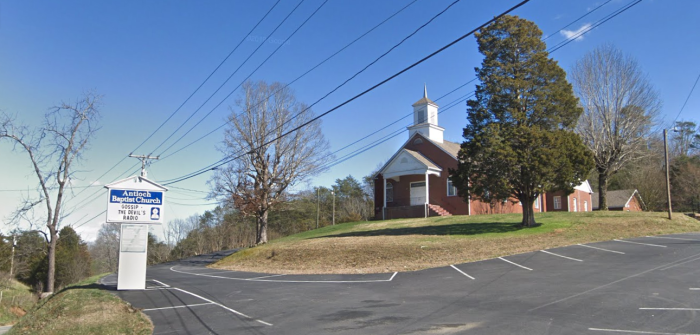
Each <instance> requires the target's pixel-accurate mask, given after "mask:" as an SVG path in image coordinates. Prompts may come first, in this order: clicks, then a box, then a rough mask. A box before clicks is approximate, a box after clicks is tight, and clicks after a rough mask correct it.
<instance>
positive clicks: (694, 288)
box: [690, 287, 700, 291]
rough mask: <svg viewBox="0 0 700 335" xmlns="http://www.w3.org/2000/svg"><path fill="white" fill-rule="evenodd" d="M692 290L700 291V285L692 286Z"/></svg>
mask: <svg viewBox="0 0 700 335" xmlns="http://www.w3.org/2000/svg"><path fill="white" fill-rule="evenodd" d="M690 290H691V291H700V287H691V288H690Z"/></svg>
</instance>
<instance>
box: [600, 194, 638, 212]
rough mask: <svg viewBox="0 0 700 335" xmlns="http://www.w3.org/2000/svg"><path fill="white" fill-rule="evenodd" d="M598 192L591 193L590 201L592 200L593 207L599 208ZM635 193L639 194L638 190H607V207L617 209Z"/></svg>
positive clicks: (626, 202)
mask: <svg viewBox="0 0 700 335" xmlns="http://www.w3.org/2000/svg"><path fill="white" fill-rule="evenodd" d="M599 194H600V193H593V194H592V195H591V201H592V202H593V206H592V208H593V209H599V208H600V198H599ZM635 194H637V196H639V192H637V190H636V189H629V190H617V191H608V193H607V196H608V199H607V201H608V208H609V209H619V208H625V206H627V204H628V203H629V202H630V200H632V197H633V196H634V195H635Z"/></svg>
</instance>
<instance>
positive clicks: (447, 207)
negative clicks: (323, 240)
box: [374, 87, 593, 220]
mask: <svg viewBox="0 0 700 335" xmlns="http://www.w3.org/2000/svg"><path fill="white" fill-rule="evenodd" d="M444 130H445V128H442V127H440V126H439V125H438V105H437V104H436V103H435V102H433V101H432V100H430V99H429V98H428V92H427V88H425V87H424V89H423V98H421V99H420V100H418V101H416V103H414V104H413V125H412V126H410V127H408V141H406V142H405V143H404V144H403V145H402V146H401V147H400V148H399V149H398V150H397V151H396V153H395V154H394V155H393V156H391V158H390V159H389V160H388V161H387V163H386V164H385V165H384V166H382V168H381V169H380V170H379V172H378V173H377V174H376V175H375V176H374V204H375V210H374V211H375V218H376V219H387V220H388V219H396V218H413V217H428V216H448V215H453V214H454V215H480V214H495V213H522V205H521V204H520V203H519V202H518V200H517V199H508V200H506V201H503V202H497V203H485V202H482V201H480V200H478V199H477V198H476V197H470V199H469V200H468V201H466V202H465V201H464V198H463V197H461V196H460V195H458V194H457V189H456V187H454V186H453V185H452V181H451V180H450V176H449V169H451V168H452V169H456V168H457V154H458V152H459V150H460V144H459V143H455V142H450V141H446V140H445V139H444V138H443V132H444ZM592 193H593V190H592V189H591V186H590V184H589V183H588V181H584V182H583V183H582V184H581V185H578V186H576V187H575V188H574V192H573V193H571V194H565V193H564V192H563V191H557V192H550V193H546V194H542V195H540V196H539V197H538V199H537V200H536V201H535V204H534V210H535V212H536V213H537V212H552V211H569V212H587V211H590V210H591V208H592V207H591V206H592V205H593V203H592V200H591V194H592Z"/></svg>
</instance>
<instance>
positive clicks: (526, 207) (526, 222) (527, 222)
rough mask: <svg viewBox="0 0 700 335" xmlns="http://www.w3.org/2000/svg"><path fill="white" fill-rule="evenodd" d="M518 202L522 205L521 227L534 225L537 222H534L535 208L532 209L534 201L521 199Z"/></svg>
mask: <svg viewBox="0 0 700 335" xmlns="http://www.w3.org/2000/svg"><path fill="white" fill-rule="evenodd" d="M520 203H521V204H522V205H523V221H522V222H521V225H522V226H523V227H534V226H535V225H536V224H537V223H536V222H535V210H534V209H533V206H534V204H535V201H534V200H533V199H521V200H520Z"/></svg>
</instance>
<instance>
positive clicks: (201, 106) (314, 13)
mask: <svg viewBox="0 0 700 335" xmlns="http://www.w3.org/2000/svg"><path fill="white" fill-rule="evenodd" d="M304 1H305V0H301V1H300V2H299V3H298V4H297V5H296V7H294V9H292V11H291V12H289V14H287V16H286V17H285V18H284V19H283V20H282V22H280V23H279V24H278V25H277V27H275V29H274V30H272V32H271V33H270V34H268V35H267V37H266V38H265V40H264V41H263V42H262V43H260V45H258V47H257V48H255V50H253V52H251V53H250V55H248V57H247V58H246V59H245V60H244V61H243V62H242V63H241V64H240V65H239V66H238V67H237V68H236V70H235V71H233V72H232V73H231V75H230V76H228V78H226V80H225V81H224V82H223V83H222V84H221V85H219V87H218V88H217V89H216V90H215V91H214V93H212V94H211V95H210V96H209V97H208V98H207V99H206V100H205V101H204V102H203V103H202V104H201V105H199V107H197V109H196V110H195V111H194V112H192V114H190V116H189V117H187V119H185V121H183V122H182V123H181V124H180V126H178V127H177V129H175V130H174V131H173V132H172V133H170V135H169V136H168V137H167V138H166V139H165V140H163V141H162V142H160V144H158V146H156V147H155V149H153V150H151V153H149V155H151V154H152V153H154V152H155V151H156V150H158V149H159V148H160V147H161V146H163V144H165V143H166V142H167V141H168V140H170V138H172V137H173V136H174V135H175V133H177V132H178V131H179V130H180V129H182V127H184V126H185V124H187V122H189V121H190V120H191V119H192V118H193V117H194V116H195V115H196V114H197V113H199V111H200V110H201V109H202V108H203V107H204V105H206V104H207V103H208V102H209V101H210V100H211V99H212V98H213V97H214V95H216V94H217V93H219V91H220V90H221V89H222V88H223V87H224V85H226V84H227V83H228V82H229V80H231V78H233V76H234V75H235V74H236V73H238V71H239V70H240V69H241V68H242V67H243V65H245V64H246V63H248V61H249V60H250V59H251V58H252V57H253V56H254V55H255V53H257V52H258V50H260V48H262V46H263V45H264V44H265V42H266V41H267V40H268V39H269V38H270V37H272V35H273V34H274V33H275V32H277V30H278V29H279V28H280V27H281V26H282V25H283V24H284V23H285V22H286V21H287V19H289V17H290V16H292V14H294V12H295V11H296V10H297V9H298V8H299V6H301V4H302V3H303V2H304ZM326 2H328V0H325V1H324V2H323V3H322V4H321V6H319V7H318V8H317V9H316V10H315V11H314V12H313V13H312V14H311V15H310V16H309V17H308V18H307V19H306V20H305V21H304V22H303V23H302V24H301V25H300V26H299V27H298V28H297V30H295V31H294V33H292V35H290V37H291V36H293V35H294V34H295V33H296V32H297V31H298V30H299V28H301V27H302V26H303V25H304V24H306V22H308V21H309V19H311V17H313V16H314V15H316V12H318V10H319V9H321V7H323V5H325V4H326ZM287 40H289V37H288V38H287V39H286V40H285V41H284V42H283V43H280V45H279V46H278V47H277V49H275V50H274V51H273V52H272V53H271V54H270V55H269V56H268V57H267V58H266V59H265V61H263V63H262V64H265V62H267V60H268V59H270V57H272V55H274V54H275V53H277V50H279V49H280V48H281V47H282V46H284V44H285V43H286V42H287ZM262 64H260V65H259V66H258V68H256V69H255V70H254V71H253V72H251V73H250V74H249V75H248V77H247V78H250V76H252V75H253V74H254V73H255V72H256V71H257V70H258V69H259V68H260V66H262ZM244 81H245V80H244ZM244 81H241V83H240V84H238V86H236V88H234V89H233V91H232V92H231V93H229V94H228V95H227V96H226V97H225V98H224V99H223V100H222V101H221V102H219V103H218V104H217V105H216V106H214V108H212V110H211V111H209V113H207V115H205V116H204V118H202V119H200V120H199V122H197V124H195V127H196V126H197V125H198V124H199V123H201V122H202V121H203V120H204V119H205V118H206V117H207V116H209V115H210V114H211V113H212V112H213V111H214V110H215V109H216V108H218V107H219V106H221V104H223V103H224V101H226V99H228V97H230V96H231V94H233V92H235V91H236V90H237V89H238V87H240V86H241V85H242V84H243V82H244ZM193 128H194V127H193ZM190 131H192V128H190V130H188V131H187V132H185V134H184V135H182V136H181V137H180V138H179V139H178V140H176V141H175V143H177V142H179V141H180V140H181V139H182V137H184V136H185V135H187V134H188V133H189V132H190ZM166 150H167V149H166Z"/></svg>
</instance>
